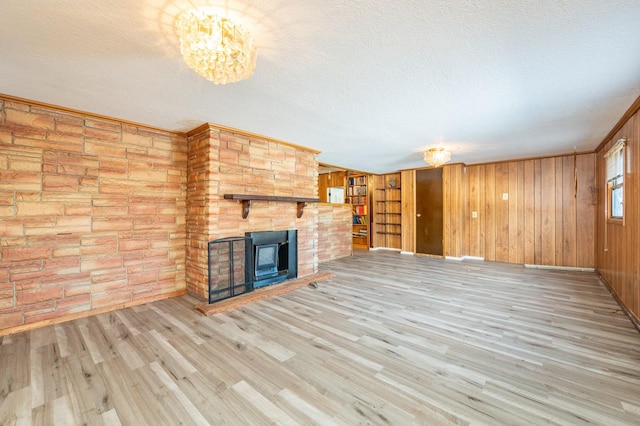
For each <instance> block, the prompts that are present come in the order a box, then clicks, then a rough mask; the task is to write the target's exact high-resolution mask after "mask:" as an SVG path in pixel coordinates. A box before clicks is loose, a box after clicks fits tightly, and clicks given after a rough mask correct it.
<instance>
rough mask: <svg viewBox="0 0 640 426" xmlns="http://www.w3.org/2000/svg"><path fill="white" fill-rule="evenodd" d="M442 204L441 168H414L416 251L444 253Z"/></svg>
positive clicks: (421, 252)
mask: <svg viewBox="0 0 640 426" xmlns="http://www.w3.org/2000/svg"><path fill="white" fill-rule="evenodd" d="M442 204H443V203H442V168H441V167H438V168H435V169H423V170H416V253H420V254H430V255H435V256H442V254H443V253H444V250H443V244H442V239H443V232H442V228H443V213H442Z"/></svg>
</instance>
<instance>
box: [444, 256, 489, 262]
mask: <svg viewBox="0 0 640 426" xmlns="http://www.w3.org/2000/svg"><path fill="white" fill-rule="evenodd" d="M444 258H445V260H455V261H456V262H462V261H463V260H481V261H483V262H484V257H478V256H462V257H456V256H445V257H444Z"/></svg>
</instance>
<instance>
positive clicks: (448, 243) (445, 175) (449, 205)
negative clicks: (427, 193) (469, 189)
mask: <svg viewBox="0 0 640 426" xmlns="http://www.w3.org/2000/svg"><path fill="white" fill-rule="evenodd" d="M463 170H464V169H463V165H462V164H451V165H448V166H444V167H443V168H442V185H443V216H444V224H443V225H444V226H443V239H444V241H443V244H444V255H445V256H452V257H460V256H462V255H463V254H464V253H463V246H464V243H463V238H464V230H465V220H464V216H463V211H464V210H465V209H464V207H463V205H462V203H463V200H465V198H466V197H465V195H464V187H463V179H462V175H463Z"/></svg>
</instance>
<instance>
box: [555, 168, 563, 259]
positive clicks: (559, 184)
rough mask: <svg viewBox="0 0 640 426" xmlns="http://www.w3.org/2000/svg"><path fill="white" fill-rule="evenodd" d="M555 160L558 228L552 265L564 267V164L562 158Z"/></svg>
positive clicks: (556, 220)
mask: <svg viewBox="0 0 640 426" xmlns="http://www.w3.org/2000/svg"><path fill="white" fill-rule="evenodd" d="M554 160H555V167H556V171H555V175H554V176H555V185H554V189H555V194H556V195H555V196H556V202H555V210H554V211H555V218H554V222H553V223H554V225H555V227H556V231H555V233H554V235H555V244H554V247H555V255H554V259H553V263H552V264H558V265H564V261H563V251H562V250H563V244H562V223H563V217H564V215H563V210H564V209H563V207H564V206H563V204H562V201H563V196H562V194H563V193H564V191H563V189H564V188H563V184H564V183H563V173H562V164H563V159H562V158H561V157H558V158H554Z"/></svg>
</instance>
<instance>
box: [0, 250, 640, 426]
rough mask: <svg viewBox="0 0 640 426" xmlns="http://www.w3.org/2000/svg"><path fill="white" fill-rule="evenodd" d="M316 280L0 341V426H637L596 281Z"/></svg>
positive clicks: (363, 268)
mask: <svg viewBox="0 0 640 426" xmlns="http://www.w3.org/2000/svg"><path fill="white" fill-rule="evenodd" d="M321 269H322V270H325V271H331V272H334V273H336V277H335V278H333V279H331V280H329V281H325V282H322V283H319V287H318V288H312V287H304V288H300V289H298V290H295V291H293V292H290V293H286V294H283V295H280V296H277V297H275V298H270V299H265V300H261V301H258V302H255V303H252V304H249V305H244V306H242V307H239V308H237V309H235V310H232V311H228V312H224V313H218V314H214V315H212V316H210V317H206V316H203V315H202V314H200V313H198V312H196V311H195V310H194V309H193V306H194V303H195V302H196V301H195V300H194V299H193V298H191V297H189V296H183V297H178V298H174V299H168V300H162V301H158V302H153V303H149V304H146V305H141V306H136V307H133V308H127V309H123V310H120V311H116V312H111V313H105V314H100V315H97V316H93V317H89V318H82V319H78V320H74V321H71V322H67V323H62V324H56V325H53V326H49V327H45V328H41V329H37V330H32V331H30V332H24V333H19V334H14V335H9V336H5V337H0V424H1V425H13V424H36V425H52V424H55V425H70V424H96V425H100V424H105V425H117V424H123V425H145V424H148V425H162V424H168V425H175V424H214V425H261V424H283V425H290V424H302V425H308V424H317V425H356V424H363V425H384V424H392V425H410V424H423V425H439V424H443V425H448V424H455V425H467V424H474V425H483V424H487V425H504V424H508V425H530V424H534V425H535V424H557V425H581V424H600V425H637V424H640V334H639V333H638V332H637V331H636V330H635V328H633V326H632V325H631V322H630V321H629V319H628V318H627V317H626V316H625V315H624V314H623V313H622V312H621V310H620V308H619V307H618V305H617V304H616V303H615V302H614V300H613V298H612V296H611V295H610V294H609V293H608V291H607V290H606V288H605V287H604V286H603V285H602V284H601V283H600V282H599V281H598V279H597V277H596V276H595V274H593V273H586V272H560V271H548V270H536V269H524V268H523V267H521V266H517V265H509V264H500V263H491V262H474V261H462V262H456V261H445V260H440V259H432V258H424V257H414V256H406V255H400V254H397V253H392V252H360V251H358V252H356V253H355V254H354V256H353V257H352V258H344V259H339V260H335V261H331V262H327V263H323V264H322V265H321Z"/></svg>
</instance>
